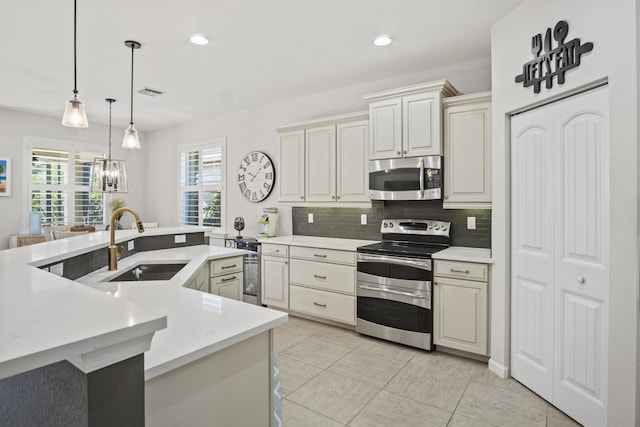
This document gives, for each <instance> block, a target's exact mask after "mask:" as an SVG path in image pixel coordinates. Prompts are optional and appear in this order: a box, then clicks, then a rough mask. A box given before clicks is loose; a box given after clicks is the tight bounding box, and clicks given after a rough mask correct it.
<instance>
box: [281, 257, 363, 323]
mask: <svg viewBox="0 0 640 427" xmlns="http://www.w3.org/2000/svg"><path fill="white" fill-rule="evenodd" d="M289 256H290V263H291V264H290V284H291V286H290V295H289V297H290V301H289V309H290V310H291V311H296V312H300V313H305V314H309V315H313V316H316V317H320V318H324V319H328V320H332V321H336V322H341V323H346V324H349V325H355V307H356V297H355V283H356V267H355V262H356V254H355V252H350V251H338V250H330V249H322V248H307V247H296V246H292V247H291V248H290V254H289Z"/></svg>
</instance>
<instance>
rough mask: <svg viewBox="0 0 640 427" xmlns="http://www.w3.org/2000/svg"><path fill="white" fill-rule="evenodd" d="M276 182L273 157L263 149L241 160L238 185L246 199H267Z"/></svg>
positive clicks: (257, 200) (258, 200)
mask: <svg viewBox="0 0 640 427" xmlns="http://www.w3.org/2000/svg"><path fill="white" fill-rule="evenodd" d="M275 182H276V171H275V169H274V167H273V162H272V161H271V158H270V157H269V156H268V155H267V154H265V153H263V152H262V151H252V152H251V153H249V154H247V155H246V156H245V157H244V159H242V161H241V162H240V168H238V186H240V192H241V193H242V196H244V198H245V199H247V200H249V201H250V202H261V201H262V200H264V199H266V198H267V197H268V196H269V194H270V193H271V190H273V185H274V184H275Z"/></svg>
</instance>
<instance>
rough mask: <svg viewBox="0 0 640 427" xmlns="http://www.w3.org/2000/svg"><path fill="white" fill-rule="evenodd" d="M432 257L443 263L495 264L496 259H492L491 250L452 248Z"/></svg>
mask: <svg viewBox="0 0 640 427" xmlns="http://www.w3.org/2000/svg"><path fill="white" fill-rule="evenodd" d="M431 257H432V258H433V259H434V260H442V261H462V262H477V263H483V264H493V263H494V259H493V258H492V257H491V249H486V248H471V247H465V246H451V247H448V248H447V249H443V250H441V251H439V252H435V253H434V254H433V255H432V256H431Z"/></svg>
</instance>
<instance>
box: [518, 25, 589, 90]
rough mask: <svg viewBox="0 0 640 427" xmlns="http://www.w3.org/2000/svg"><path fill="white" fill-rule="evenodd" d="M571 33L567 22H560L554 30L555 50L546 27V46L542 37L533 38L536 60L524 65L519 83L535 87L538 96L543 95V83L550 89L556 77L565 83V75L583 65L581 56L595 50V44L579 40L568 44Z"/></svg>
mask: <svg viewBox="0 0 640 427" xmlns="http://www.w3.org/2000/svg"><path fill="white" fill-rule="evenodd" d="M568 33H569V24H567V21H558V23H557V24H556V26H555V27H554V28H553V38H554V39H555V41H556V42H557V46H556V47H555V48H552V44H553V41H552V40H551V28H547V31H546V33H545V36H544V43H543V40H542V34H536V35H535V36H533V37H532V38H531V53H533V59H532V60H531V61H529V62H527V63H526V64H523V65H522V74H518V75H517V76H516V83H522V85H523V86H524V87H529V86H533V91H534V92H535V93H540V85H541V84H542V82H543V81H544V82H545V83H546V88H547V89H551V87H552V86H553V78H554V77H555V76H557V78H558V84H564V74H565V73H566V72H567V71H569V70H571V69H572V68H576V67H578V66H580V57H581V56H582V55H583V54H584V53H587V52H591V50H592V49H593V43H591V42H588V43H584V44H580V39H579V38H575V39H573V40H570V41H568V42H566V43H565V41H564V40H565V39H566V38H567V34H568ZM543 50H544V52H543Z"/></svg>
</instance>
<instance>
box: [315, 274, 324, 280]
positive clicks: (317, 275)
mask: <svg viewBox="0 0 640 427" xmlns="http://www.w3.org/2000/svg"><path fill="white" fill-rule="evenodd" d="M313 277H315V278H317V279H326V278H327V276H320V275H319V274H314V275H313Z"/></svg>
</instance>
